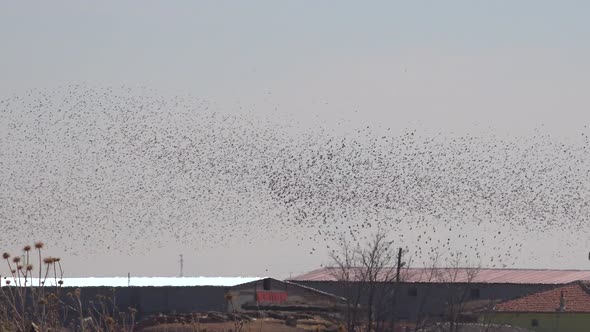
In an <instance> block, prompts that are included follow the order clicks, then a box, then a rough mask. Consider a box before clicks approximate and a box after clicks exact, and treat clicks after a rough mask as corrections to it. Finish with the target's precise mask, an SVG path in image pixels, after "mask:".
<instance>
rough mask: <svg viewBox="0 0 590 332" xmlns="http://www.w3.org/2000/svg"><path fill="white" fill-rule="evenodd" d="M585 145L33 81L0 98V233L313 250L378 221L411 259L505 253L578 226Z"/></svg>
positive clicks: (81, 243)
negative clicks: (296, 243) (347, 124)
mask: <svg viewBox="0 0 590 332" xmlns="http://www.w3.org/2000/svg"><path fill="white" fill-rule="evenodd" d="M380 129H383V128H380ZM589 149H590V144H589V137H588V135H587V133H586V132H582V133H580V135H579V137H578V138H570V139H564V138H557V137H552V136H551V135H548V134H545V133H543V132H537V133H536V134H535V135H532V136H516V135H515V136H506V137H501V136H497V135H493V134H486V135H479V136H477V135H467V134H465V135H457V134H450V133H437V134H432V133H430V134H429V133H422V132H416V131H412V130H406V131H404V132H403V133H398V132H395V133H394V132H389V131H387V130H376V128H372V127H363V128H356V129H354V130H349V131H347V132H345V133H341V134H334V133H330V132H329V131H326V130H324V128H320V127H319V126H318V127H313V128H310V127H297V124H293V123H290V122H285V121H283V122H280V121H275V120H273V119H271V118H268V117H265V116H261V115H260V114H257V113H256V111H255V110H253V111H246V112H233V111H226V110H215V109H214V108H213V107H212V106H211V105H210V104H209V103H207V102H205V101H202V100H198V99H196V98H192V97H189V96H182V97H181V96H163V95H161V94H159V93H158V92H157V91H153V90H149V89H135V88H126V87H118V88H91V87H87V86H82V85H75V86H67V87H63V88H60V89H56V90H52V91H49V90H31V91H29V92H27V93H25V94H22V95H16V96H13V97H10V98H7V99H5V100H1V101H0V220H2V232H0V243H2V244H3V245H6V246H14V245H19V244H21V243H23V242H25V241H29V239H30V240H36V239H43V240H44V241H46V242H50V243H53V245H54V246H56V247H59V248H63V249H64V250H66V251H68V252H140V251H149V250H150V249H151V248H157V247H163V246H166V244H167V241H169V239H173V240H174V241H176V242H178V243H184V244H186V245H187V246H189V245H190V246H216V245H223V243H228V242H231V241H234V240H235V239H236V238H247V239H250V240H252V241H253V240H255V239H261V238H262V239H263V238H268V237H271V236H277V235H281V234H282V235H281V236H285V237H293V236H295V237H300V240H301V241H302V243H304V242H305V243H314V244H315V245H313V246H312V248H309V250H311V253H314V252H315V251H317V250H319V249H325V248H328V249H330V250H333V248H334V245H335V243H336V242H337V241H338V239H339V238H341V237H342V236H343V235H344V236H347V237H349V238H351V239H353V240H355V241H366V240H367V239H368V237H369V236H370V234H372V233H373V232H374V231H375V230H377V229H378V228H379V229H386V230H389V231H390V232H391V233H392V234H393V236H394V237H395V241H398V242H399V243H401V244H402V245H403V246H405V247H406V248H407V249H408V251H409V252H410V253H411V255H412V256H413V257H415V258H420V257H427V256H429V255H432V254H433V253H435V252H440V251H448V252H454V251H460V252H462V253H463V254H465V255H468V256H469V257H473V258H477V259H480V260H481V261H483V262H484V264H487V265H491V266H499V264H503V265H504V266H506V264H509V262H511V261H515V260H516V257H515V256H517V255H527V254H530V253H527V250H528V249H527V240H526V239H527V237H528V236H529V235H531V234H533V235H534V234H538V233H542V232H562V233H563V232H566V233H568V234H571V237H572V238H579V239H581V238H583V237H584V236H586V234H587V231H588V225H587V223H586V221H587V220H589V217H590V206H589V205H588V202H589V199H590V196H589V195H588V194H589V193H590V183H589V179H590V151H589ZM23 237H24V238H25V239H23ZM500 261H502V263H500Z"/></svg>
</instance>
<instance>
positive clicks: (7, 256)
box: [2, 252, 10, 259]
mask: <svg viewBox="0 0 590 332" xmlns="http://www.w3.org/2000/svg"><path fill="white" fill-rule="evenodd" d="M2 258H4V259H9V258H10V254H9V253H7V252H5V253H3V254H2Z"/></svg>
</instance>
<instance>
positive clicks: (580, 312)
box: [482, 281, 590, 332]
mask: <svg viewBox="0 0 590 332" xmlns="http://www.w3.org/2000/svg"><path fill="white" fill-rule="evenodd" d="M484 317H486V315H482V319H484ZM487 318H488V320H489V321H491V322H497V323H504V324H511V325H515V326H520V327H526V328H529V329H531V330H533V331H538V332H548V331H568V332H582V331H589V330H590V288H589V287H588V284H587V283H585V282H581V281H578V282H573V283H571V284H568V285H564V286H560V287H557V288H553V289H551V290H546V291H542V292H537V293H534V294H530V295H527V296H523V297H519V298H517V299H512V300H508V301H504V302H501V303H498V304H497V305H496V306H495V307H494V310H493V312H491V313H488V314H487Z"/></svg>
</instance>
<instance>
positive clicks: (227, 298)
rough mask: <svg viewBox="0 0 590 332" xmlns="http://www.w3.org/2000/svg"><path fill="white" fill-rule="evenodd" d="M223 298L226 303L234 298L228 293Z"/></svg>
mask: <svg viewBox="0 0 590 332" xmlns="http://www.w3.org/2000/svg"><path fill="white" fill-rule="evenodd" d="M224 298H225V300H226V301H227V302H230V301H231V300H233V298H234V296H233V295H231V294H230V293H227V294H225V295H224Z"/></svg>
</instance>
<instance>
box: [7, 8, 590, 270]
mask: <svg viewBox="0 0 590 332" xmlns="http://www.w3.org/2000/svg"><path fill="white" fill-rule="evenodd" d="M589 15H590V2H588V1H582V0H580V1H539V0H530V1H430V2H427V1H406V2H400V1H372V2H359V1H342V0H338V1H274V0H273V1H270V0H269V1H219V0H217V1H174V2H170V1H125V2H123V1H44V2H41V1H38V2H23V1H10V2H9V1H4V2H2V4H1V5H0V40H1V41H2V46H1V47H0V99H2V98H5V97H8V96H11V95H13V94H21V93H23V91H25V90H27V89H30V88H52V87H56V86H63V85H68V84H84V85H89V86H99V87H104V86H119V85H122V84H124V85H129V86H149V87H151V88H155V89H157V90H159V91H161V93H163V94H168V93H169V94H177V93H178V94H187V93H188V94H192V95H193V96H196V97H198V98H204V99H207V100H209V101H211V103H213V104H214V105H216V107H217V108H219V109H230V110H240V109H241V108H242V109H244V110H250V111H253V112H259V113H261V114H264V113H269V112H270V113H277V114H285V115H287V114H288V115H290V116H294V117H296V118H298V119H299V120H300V121H302V122H304V123H305V122H309V123H313V122H321V123H324V124H325V125H327V126H330V125H331V124H336V123H337V122H338V121H345V122H346V121H347V122H348V123H355V124H356V123H360V122H362V123H364V122H367V123H378V124H380V125H385V126H387V127H396V128H411V127H416V126H420V127H425V128H429V129H434V130H437V129H442V130H456V129H460V130H463V129H466V130H469V131H487V130H489V128H492V130H497V131H508V132H511V133H521V132H522V133H525V132H529V131H530V130H531V129H534V128H538V127H540V126H544V127H545V128H547V130H550V131H552V132H555V133H558V134H559V135H568V134H570V133H578V132H579V130H580V129H581V128H582V127H583V126H584V125H586V124H588V123H590V93H589V91H588V87H590V61H589V60H588V59H590V24H589V23H588V17H589ZM0 128H1V127H0ZM281 245H283V247H281V248H280V249H277V248H278V247H279V246H281ZM289 245H290V246H289ZM292 246H295V243H291V244H287V243H283V242H281V241H278V240H277V242H276V243H273V242H272V241H268V242H264V243H260V244H259V245H258V247H257V249H258V250H259V253H268V252H272V253H273V254H275V255H276V257H271V258H270V259H264V260H263V259H254V260H253V261H248V264H246V263H245V261H244V257H243V256H239V255H238V256H236V257H234V258H232V259H229V261H228V263H227V264H235V265H234V266H233V267H232V266H229V267H228V266H223V267H220V266H219V265H218V263H219V262H218V261H216V260H214V259H209V260H204V261H201V262H200V263H199V264H200V266H199V267H198V268H197V267H193V268H191V267H190V262H191V258H190V256H189V255H188V254H187V256H189V258H188V259H187V263H188V264H189V267H188V270H189V271H190V272H191V273H193V274H238V273H240V272H239V271H245V272H244V274H250V275H251V274H264V273H267V272H266V271H264V270H266V269H267V268H270V270H269V272H268V273H274V274H276V275H278V276H285V275H286V274H288V273H289V272H294V273H297V272H303V271H305V270H307V269H311V268H315V267H317V266H318V265H319V264H320V263H322V262H325V261H326V258H325V256H324V257H321V256H318V255H316V256H311V258H309V257H307V256H306V257H305V258H304V259H302V258H300V256H298V253H297V252H295V251H294V250H291V249H292V248H293V247H292ZM249 249H251V248H250V247H247V246H246V245H245V244H237V245H235V246H233V247H229V248H216V249H211V250H210V251H203V252H200V253H199V254H200V255H203V256H206V255H213V254H215V253H217V254H224V253H225V254H227V253H231V252H246V251H247V250H249ZM56 250H57V248H56ZM180 250H183V249H182V248H174V245H172V244H171V247H170V248H168V249H166V248H165V249H162V250H160V251H157V253H158V255H159V256H157V257H158V259H161V258H162V257H166V255H168V256H167V257H176V256H175V255H176V254H177V253H178V252H179V251H180ZM154 255H156V254H154ZM153 257H156V256H151V254H146V255H145V256H142V257H139V256H136V257H131V258H119V261H118V265H117V266H118V267H117V268H116V269H115V268H112V269H107V270H106V271H107V272H104V273H105V274H120V275H124V274H126V272H127V271H123V272H121V273H120V272H119V269H121V270H123V269H125V268H126V266H128V264H131V263H130V262H131V261H134V262H137V261H138V260H140V261H141V260H143V261H144V262H146V263H149V262H153ZM185 257H186V256H185ZM126 259H129V261H125V260H126ZM175 259H176V258H172V260H171V261H162V262H160V263H159V267H158V270H157V271H158V272H157V274H175V273H176V267H177V262H176V260H175ZM71 260H73V261H74V262H75V263H76V264H78V266H81V267H82V269H86V271H89V272H88V273H90V274H100V273H102V271H105V270H103V267H104V266H107V265H109V261H110V260H111V258H109V257H105V256H100V255H97V256H92V257H91V258H88V257H82V258H76V257H71ZM285 261H290V263H289V266H285V264H284V262H285ZM134 264H135V263H134ZM240 264H242V265H240ZM532 265H535V264H534V263H533V264H532ZM537 265H539V264H537ZM540 265H542V264H540ZM562 265H567V263H564V264H562ZM570 265H571V264H570ZM96 266H102V267H101V268H98V267H96ZM119 267H120V268H119ZM134 269H135V271H137V273H139V274H149V273H150V271H153V269H151V266H150V265H149V264H144V265H141V266H140V265H135V267H134ZM167 271H170V273H167ZM209 271H213V272H209ZM75 273H77V274H84V273H83V272H79V271H76V272H75Z"/></svg>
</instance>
